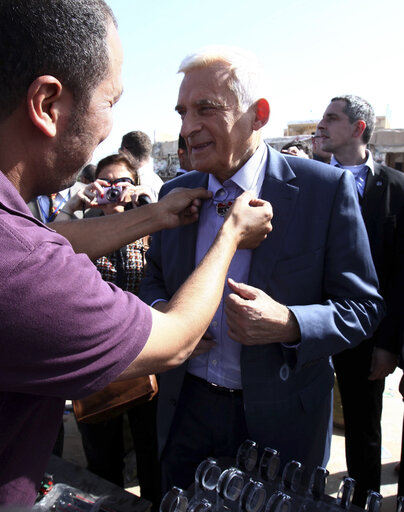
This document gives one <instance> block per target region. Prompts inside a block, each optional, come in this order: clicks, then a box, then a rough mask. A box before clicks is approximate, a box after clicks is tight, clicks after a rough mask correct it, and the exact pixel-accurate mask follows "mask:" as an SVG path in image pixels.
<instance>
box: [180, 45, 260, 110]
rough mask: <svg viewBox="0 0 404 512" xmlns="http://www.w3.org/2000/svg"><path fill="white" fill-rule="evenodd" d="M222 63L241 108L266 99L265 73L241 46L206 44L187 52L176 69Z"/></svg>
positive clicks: (184, 71)
mask: <svg viewBox="0 0 404 512" xmlns="http://www.w3.org/2000/svg"><path fill="white" fill-rule="evenodd" d="M216 63H224V64H227V65H228V66H229V72H230V80H229V87H230V89H231V90H232V91H233V92H234V93H235V95H236V96H237V98H238V102H239V107H240V108H241V110H242V111H246V110H248V108H249V107H250V106H251V105H253V104H254V103H255V102H256V101H257V100H259V99H260V98H265V99H267V97H268V83H267V77H266V75H265V73H264V71H263V68H262V66H261V65H260V63H259V62H258V59H257V57H256V56H255V55H254V54H253V53H250V52H248V51H246V50H243V49H241V48H234V47H231V46H220V45H215V46H207V47H205V48H201V49H200V50H198V51H196V52H195V53H192V54H190V55H187V56H186V57H185V59H184V60H183V61H182V62H181V65H180V67H179V70H178V73H185V74H186V73H187V72H188V71H190V70H191V69H195V68H203V67H208V66H210V65H212V64H216Z"/></svg>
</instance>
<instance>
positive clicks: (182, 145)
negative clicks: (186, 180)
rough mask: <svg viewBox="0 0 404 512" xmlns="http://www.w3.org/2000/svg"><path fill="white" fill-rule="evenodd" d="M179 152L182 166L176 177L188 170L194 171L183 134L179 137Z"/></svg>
mask: <svg viewBox="0 0 404 512" xmlns="http://www.w3.org/2000/svg"><path fill="white" fill-rule="evenodd" d="M177 154H178V161H179V163H180V167H179V169H178V170H177V174H176V175H175V177H178V176H181V175H182V174H185V173H186V172H189V171H192V164H191V161H190V159H189V156H188V149H187V144H186V142H185V139H184V137H183V136H182V135H181V134H180V135H179V137H178V149H177Z"/></svg>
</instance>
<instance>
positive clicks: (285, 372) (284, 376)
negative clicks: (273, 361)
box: [279, 363, 289, 381]
mask: <svg viewBox="0 0 404 512" xmlns="http://www.w3.org/2000/svg"><path fill="white" fill-rule="evenodd" d="M279 376H280V378H281V380H283V381H285V380H288V378H289V366H288V365H287V364H286V363H285V364H283V365H282V366H281V369H280V370H279Z"/></svg>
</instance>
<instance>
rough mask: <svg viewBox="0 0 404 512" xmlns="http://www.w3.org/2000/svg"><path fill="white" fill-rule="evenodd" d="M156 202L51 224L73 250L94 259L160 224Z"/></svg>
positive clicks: (150, 231)
mask: <svg viewBox="0 0 404 512" xmlns="http://www.w3.org/2000/svg"><path fill="white" fill-rule="evenodd" d="M156 208H157V204H151V205H145V206H143V207H142V208H136V209H134V210H130V211H128V212H124V213H118V214H115V215H106V216H103V217H96V218H91V219H80V220H72V221H67V222H58V223H53V224H52V226H51V227H52V228H53V229H54V230H55V231H57V232H58V233H59V234H61V235H63V236H64V237H65V238H67V240H69V242H70V243H71V245H72V247H73V249H74V251H75V252H76V253H85V254H87V255H88V256H89V258H90V259H92V260H95V259H97V258H99V257H101V256H104V255H106V254H109V253H111V252H113V251H115V250H117V249H119V248H120V247H123V246H124V245H127V244H129V243H131V242H133V241H135V240H138V239H139V238H142V237H143V236H145V235H148V234H150V233H153V232H155V231H157V230H158V229H160V228H161V225H162V221H161V220H160V218H159V215H158V213H157V211H156Z"/></svg>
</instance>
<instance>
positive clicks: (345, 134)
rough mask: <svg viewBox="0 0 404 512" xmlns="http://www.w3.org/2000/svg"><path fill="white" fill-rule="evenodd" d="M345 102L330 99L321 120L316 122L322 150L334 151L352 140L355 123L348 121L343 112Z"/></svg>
mask: <svg viewBox="0 0 404 512" xmlns="http://www.w3.org/2000/svg"><path fill="white" fill-rule="evenodd" d="M345 106H346V103H345V101H343V100H335V101H332V102H331V103H330V104H329V105H328V107H327V109H326V111H325V112H324V115H323V118H322V120H321V121H320V122H319V123H318V126H317V131H318V133H319V135H320V138H319V139H317V140H319V141H320V148H321V149H322V150H323V151H328V152H330V153H334V154H335V153H336V152H338V150H339V149H340V148H344V147H346V146H347V145H349V144H351V143H352V141H353V134H354V131H355V123H351V122H350V121H349V117H348V116H347V114H345V112H344V109H345Z"/></svg>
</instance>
